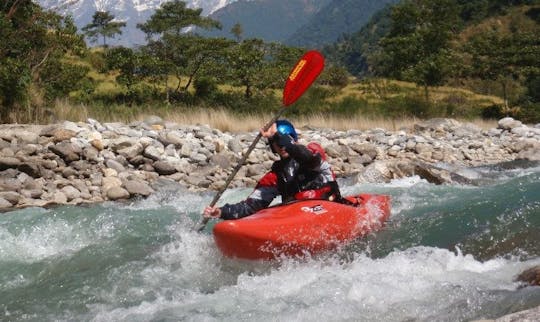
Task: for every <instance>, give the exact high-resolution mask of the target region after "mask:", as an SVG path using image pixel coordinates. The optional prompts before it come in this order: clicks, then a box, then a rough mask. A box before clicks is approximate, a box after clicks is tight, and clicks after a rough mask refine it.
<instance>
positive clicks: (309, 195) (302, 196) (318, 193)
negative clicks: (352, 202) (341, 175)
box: [294, 142, 341, 201]
mask: <svg viewBox="0 0 540 322" xmlns="http://www.w3.org/2000/svg"><path fill="white" fill-rule="evenodd" d="M306 147H307V148H308V150H310V151H311V152H312V153H313V154H318V155H320V157H321V161H322V163H327V161H326V152H325V151H324V149H323V147H322V146H321V145H320V144H319V143H316V142H310V143H309V144H308V145H306ZM326 171H330V173H329V174H330V176H329V177H328V178H327V182H326V183H324V184H323V185H322V186H321V187H319V188H316V189H308V190H302V191H299V192H297V193H295V195H294V199H296V200H306V199H327V200H331V201H333V200H338V199H341V193H340V191H339V187H338V185H337V182H336V181H335V180H336V175H335V173H334V171H333V170H332V168H330V167H329V165H328V169H327V170H326ZM323 175H324V174H323ZM326 176H328V174H326Z"/></svg>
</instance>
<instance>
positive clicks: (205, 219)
mask: <svg viewBox="0 0 540 322" xmlns="http://www.w3.org/2000/svg"><path fill="white" fill-rule="evenodd" d="M285 107H286V106H284V107H282V108H281V109H280V110H279V111H278V113H276V115H274V118H272V120H271V121H270V122H268V123H267V124H266V125H265V126H264V127H263V130H264V131H267V130H268V129H269V128H270V127H271V126H272V124H274V123H275V122H276V121H277V119H278V118H279V117H280V116H281V114H283V112H284V111H285ZM261 137H262V134H261V132H259V134H258V135H257V137H256V138H255V140H254V141H253V142H252V143H251V145H250V146H249V148H248V149H247V151H246V153H244V155H243V156H242V159H240V161H239V162H238V164H237V165H236V167H235V168H234V169H233V171H232V172H231V174H230V175H229V177H228V178H227V181H225V185H223V187H222V188H221V189H220V190H219V191H218V193H217V194H216V195H215V196H214V199H212V202H211V203H210V205H209V206H210V207H214V206H215V205H216V203H217V202H218V200H219V198H221V196H222V195H223V193H224V192H225V190H227V187H228V186H229V185H230V184H231V182H232V180H233V179H234V177H235V176H236V174H237V173H238V171H240V168H241V167H242V166H243V165H244V163H245V162H246V160H247V158H248V156H249V155H250V153H251V151H253V149H255V146H256V145H257V143H258V142H259V140H260V139H261ZM209 220H210V218H203V220H202V221H201V222H200V223H199V224H198V225H197V228H196V229H197V231H201V230H203V229H204V227H206V223H208V221H209Z"/></svg>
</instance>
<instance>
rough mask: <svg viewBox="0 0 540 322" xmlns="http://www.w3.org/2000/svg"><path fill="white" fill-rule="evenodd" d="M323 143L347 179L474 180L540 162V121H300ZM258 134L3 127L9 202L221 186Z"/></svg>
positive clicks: (0, 154) (264, 164)
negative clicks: (338, 127) (364, 124)
mask: <svg viewBox="0 0 540 322" xmlns="http://www.w3.org/2000/svg"><path fill="white" fill-rule="evenodd" d="M300 132H301V141H303V142H310V141H317V142H319V143H321V144H322V146H323V147H324V148H325V149H326V152H327V155H328V159H329V161H330V163H331V164H332V165H333V167H334V170H335V172H336V174H337V175H338V176H339V177H350V178H353V179H354V180H358V181H359V182H380V181H388V180H390V179H392V178H399V177H404V176H409V175H413V174H416V175H419V176H421V177H423V178H426V179H427V180H428V181H430V182H434V183H438V184H440V183H448V182H455V181H458V182H463V181H465V182H470V181H471V180H472V179H471V178H468V177H466V176H464V175H462V174H460V173H459V171H454V170H452V169H460V168H463V167H471V166H479V165H488V164H497V163H501V162H507V161H514V160H525V161H532V162H538V161H540V124H537V125H535V126H527V125H524V124H522V123H521V122H520V121H517V120H514V119H511V118H505V119H502V120H500V121H499V122H498V127H497V128H493V129H489V130H482V129H480V128H478V127H476V126H475V125H473V124H468V123H460V122H458V121H455V120H453V119H432V120H428V121H425V122H422V123H419V124H416V125H415V126H414V127H412V128H407V129H402V130H399V131H388V130H384V129H371V130H369V131H359V130H349V131H335V130H332V129H315V128H304V129H300ZM256 134H257V133H256V132H253V133H241V134H231V133H223V132H221V131H219V130H216V129H212V128H210V127H208V126H204V125H197V126H185V125H179V124H174V123H169V122H164V121H163V120H161V119H160V118H158V117H150V118H148V119H147V120H145V121H142V122H136V123H132V124H121V123H100V122H98V121H96V120H92V119H89V120H87V122H84V123H74V122H63V123H61V124H52V125H17V124H4V125H0V209H3V210H9V209H14V208H21V207H30V206H38V207H46V206H51V205H58V204H82V203H97V202H103V201H105V200H120V199H129V198H132V197H136V196H143V197H144V196H148V195H150V194H152V193H153V192H154V191H155V190H156V189H157V187H158V186H159V185H160V184H162V183H163V182H174V183H178V184H180V185H182V186H185V187H186V188H187V189H191V190H209V189H210V190H218V189H220V188H221V187H223V185H224V183H225V180H226V178H227V177H228V175H229V174H230V172H231V171H232V168H234V166H235V165H236V164H237V162H238V160H239V159H240V157H241V156H242V153H243V151H245V150H247V147H248V146H249V145H250V144H251V142H253V140H254V139H255V136H256ZM275 158H276V156H274V155H272V154H271V153H270V152H269V150H268V148H267V146H266V144H265V142H264V140H261V141H260V142H259V143H258V145H257V147H256V149H255V150H254V151H253V152H252V153H251V154H250V156H249V158H248V160H247V162H246V165H245V166H244V167H242V168H241V170H240V172H239V173H238V174H237V175H236V177H235V180H234V181H233V182H232V184H231V187H239V186H252V185H254V184H255V183H256V181H257V180H258V179H259V178H260V177H261V175H262V174H264V173H265V172H266V171H267V169H269V167H270V165H271V163H272V162H273V161H274V160H275Z"/></svg>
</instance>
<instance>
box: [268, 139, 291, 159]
mask: <svg viewBox="0 0 540 322" xmlns="http://www.w3.org/2000/svg"><path fill="white" fill-rule="evenodd" d="M272 148H273V149H274V151H276V152H277V154H279V156H280V157H281V158H283V159H285V158H288V157H289V153H287V151H285V148H284V147H280V146H279V145H278V144H277V143H276V142H272Z"/></svg>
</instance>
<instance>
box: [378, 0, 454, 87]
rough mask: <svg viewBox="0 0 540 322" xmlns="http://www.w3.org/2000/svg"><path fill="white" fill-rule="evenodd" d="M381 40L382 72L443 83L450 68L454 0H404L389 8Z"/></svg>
mask: <svg viewBox="0 0 540 322" xmlns="http://www.w3.org/2000/svg"><path fill="white" fill-rule="evenodd" d="M391 18H392V24H391V27H390V31H389V33H388V35H387V36H386V37H384V38H383V39H382V40H381V43H380V44H381V47H382V52H381V56H382V59H380V60H379V61H380V62H381V65H380V66H379V67H378V68H379V69H380V73H381V74H382V75H388V76H391V77H394V78H396V79H400V80H407V81H412V82H415V83H417V84H421V85H423V86H426V87H427V86H435V85H440V84H442V82H443V80H444V79H445V77H446V76H447V75H448V74H449V72H450V71H451V70H452V69H453V66H452V64H451V63H452V61H453V59H452V54H451V50H450V40H451V39H452V37H453V36H454V34H453V30H454V26H455V25H456V24H457V21H458V8H457V6H456V4H455V2H454V1H453V0H406V1H404V2H402V3H400V4H398V5H396V6H395V7H394V8H393V9H392V15H391Z"/></svg>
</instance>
